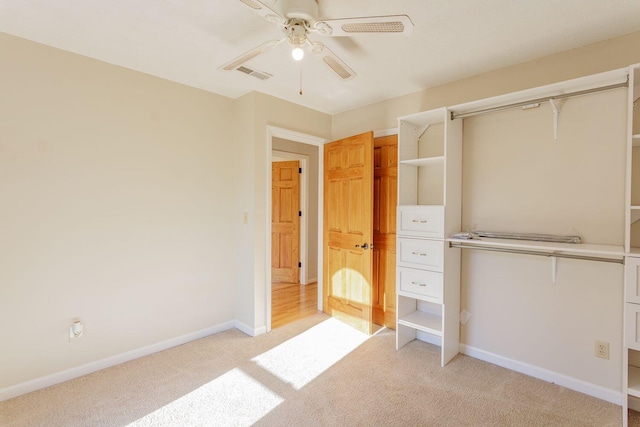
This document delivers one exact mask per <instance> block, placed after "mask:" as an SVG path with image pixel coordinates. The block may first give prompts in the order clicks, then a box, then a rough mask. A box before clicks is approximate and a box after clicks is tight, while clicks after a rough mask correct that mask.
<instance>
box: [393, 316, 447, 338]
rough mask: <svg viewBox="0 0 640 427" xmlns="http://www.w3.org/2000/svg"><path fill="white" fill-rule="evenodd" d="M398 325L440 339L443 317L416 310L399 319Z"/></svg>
mask: <svg viewBox="0 0 640 427" xmlns="http://www.w3.org/2000/svg"><path fill="white" fill-rule="evenodd" d="M398 324H400V325H405V326H409V327H410V328H413V329H416V330H418V331H422V332H427V333H429V334H432V335H437V336H439V337H441V336H442V317H441V316H438V315H436V314H432V313H427V312H425V311H418V310H416V311H413V312H411V313H409V314H407V315H406V316H402V317H401V318H399V319H398Z"/></svg>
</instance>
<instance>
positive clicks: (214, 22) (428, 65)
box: [0, 0, 640, 114]
mask: <svg viewBox="0 0 640 427" xmlns="http://www.w3.org/2000/svg"><path fill="white" fill-rule="evenodd" d="M277 1H282V0H263V2H264V3H266V4H269V5H274V3H275V2H277ZM318 3H319V9H320V15H321V17H324V18H327V19H328V18H345V17H360V16H370V15H373V16H379V15H387V14H390V15H394V14H406V15H409V17H410V18H411V20H412V21H413V23H414V24H415V28H414V30H413V33H412V34H411V35H410V36H408V37H405V36H398V35H373V34H371V35H357V36H352V37H322V36H319V35H316V36H314V37H315V39H316V40H321V41H322V42H324V43H325V44H326V45H327V46H328V47H329V48H330V49H331V50H333V51H334V52H335V53H336V54H337V55H338V56H339V57H340V58H342V59H343V60H344V61H345V62H346V63H347V64H348V65H349V66H350V67H351V68H353V69H354V70H355V72H356V73H357V74H358V75H357V77H355V78H354V79H352V80H349V81H340V80H339V79H338V78H337V77H336V76H335V75H333V74H332V73H331V72H330V71H329V70H328V69H326V68H325V67H324V66H323V65H322V64H321V63H320V62H319V61H317V60H315V58H313V57H312V56H311V55H307V56H306V57H305V58H304V59H303V61H302V62H301V63H296V62H294V61H293V60H292V59H291V56H290V47H289V46H288V45H287V44H286V43H283V44H281V45H279V46H278V47H277V48H276V49H274V50H271V51H269V52H267V53H265V54H263V55H261V56H260V57H258V58H255V59H253V60H251V61H249V62H248V63H247V64H246V65H248V66H251V67H253V68H256V69H258V70H261V71H264V72H267V73H269V74H272V75H273V77H272V78H270V79H269V80H266V81H260V80H258V79H256V78H254V77H250V76H247V75H245V74H242V73H240V72H238V71H231V72H223V71H219V70H218V67H219V66H221V65H222V64H224V63H226V62H228V61H230V60H231V59H233V58H235V57H236V56H238V55H240V54H242V53H244V52H245V51H247V50H249V49H252V48H254V47H256V46H258V45H259V44H261V43H263V42H265V41H267V40H272V39H279V38H281V37H282V33H281V31H280V30H279V29H278V28H277V27H276V26H275V25H274V24H272V23H270V22H268V21H266V20H265V19H263V18H261V17H260V16H258V15H257V14H255V13H253V12H252V10H251V9H250V8H249V7H247V6H246V5H244V4H243V3H241V2H240V0H135V1H131V0H0V31H1V32H5V33H8V34H13V35H16V36H19V37H23V38H26V39H29V40H34V41H36V42H40V43H44V44H47V45H50V46H54V47H57V48H60V49H64V50H67V51H71V52H75V53H79V54H81V55H86V56H88V57H91V58H96V59H99V60H101V61H105V62H109V63H112V64H116V65H120V66H123V67H126V68H130V69H133V70H137V71H142V72H144V73H148V74H151V75H154V76H158V77H162V78H165V79H168V80H172V81H175V82H179V83H183V84H186V85H189V86H193V87H197V88H200V89H204V90H207V91H211V92H215V93H218V94H221V95H224V96H228V97H231V98H237V97H239V96H242V95H243V94H245V93H248V92H251V91H259V92H263V93H266V94H269V95H273V96H276V97H278V98H282V99H286V100H288V101H291V102H294V103H297V104H300V105H304V106H306V107H309V108H313V109H315V110H319V111H322V112H325V113H329V114H335V113H339V112H343V111H347V110H351V109H354V108H358V107H361V106H363V105H367V104H371V103H373V102H377V101H381V100H384V99H388V98H392V97H396V96H400V95H404V94H407V93H411V92H415V91H418V90H421V89H424V88H427V87H430V86H435V85H439V84H442V83H446V82H449V81H454V80H458V79H460V78H464V77H468V76H472V75H475V74H479V73H482V72H486V71H490V70H494V69H498V68H501V67H505V66H508V65H513V64H517V63H521V62H524V61H528V60H532V59H535V58H539V57H542V56H546V55H550V54H553V53H555V52H560V51H564V50H568V49H572V48H575V47H579V46H583V45H587V44H590V43H594V42H597V41H600V40H604V39H608V38H611V37H616V36H619V35H622V34H627V33H631V32H634V31H638V30H640V1H637V0H402V1H399V0H397V1H389V0H349V1H339V0H318ZM274 7H275V5H274ZM301 71H302V73H301ZM301 74H302V90H303V95H299V93H298V91H299V88H300V75H301Z"/></svg>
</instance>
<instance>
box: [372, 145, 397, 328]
mask: <svg viewBox="0 0 640 427" xmlns="http://www.w3.org/2000/svg"><path fill="white" fill-rule="evenodd" d="M373 144H374V149H373V173H374V179H373V244H374V249H373V280H372V284H373V323H376V324H378V325H384V326H386V327H388V328H391V329H395V328H396V205H397V202H398V135H389V136H384V137H381V138H376V139H375V140H374V143H373Z"/></svg>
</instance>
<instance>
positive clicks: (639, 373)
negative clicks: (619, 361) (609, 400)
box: [627, 366, 640, 397]
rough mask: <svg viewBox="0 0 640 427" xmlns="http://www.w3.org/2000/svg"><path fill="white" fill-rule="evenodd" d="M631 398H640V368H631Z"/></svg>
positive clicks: (629, 386) (629, 391)
mask: <svg viewBox="0 0 640 427" xmlns="http://www.w3.org/2000/svg"><path fill="white" fill-rule="evenodd" d="M627 393H628V394H629V396H634V397H640V368H638V367H636V366H629V385H628V392H627Z"/></svg>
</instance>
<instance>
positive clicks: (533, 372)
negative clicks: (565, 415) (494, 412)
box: [460, 344, 622, 405]
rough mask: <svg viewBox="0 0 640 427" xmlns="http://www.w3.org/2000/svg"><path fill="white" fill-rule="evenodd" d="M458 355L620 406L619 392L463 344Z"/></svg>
mask: <svg viewBox="0 0 640 427" xmlns="http://www.w3.org/2000/svg"><path fill="white" fill-rule="evenodd" d="M460 353H463V354H466V355H467V356H471V357H473V358H476V359H480V360H484V361H485V362H489V363H493V364H494V365H498V366H502V367H503V368H507V369H511V370H512V371H516V372H520V373H521V374H525V375H529V376H530V377H534V378H538V379H541V380H543V381H547V382H550V383H553V384H558V385H560V386H562V387H566V388H568V389H571V390H575V391H578V392H580V393H584V394H587V395H589V396H593V397H596V398H598V399H602V400H604V401H607V402H610V403H614V404H616V405H622V394H621V393H620V391H619V390H612V389H609V388H605V387H602V386H599V385H596V384H592V383H589V382H586V381H583V380H579V379H576V378H573V377H569V376H567V375H563V374H559V373H557V372H553V371H549V370H547V369H543V368H540V367H538V366H534V365H530V364H528V363H524V362H519V361H517V360H513V359H509V358H506V357H503V356H499V355H497V354H494V353H490V352H488V351H484V350H480V349H477V348H474V347H471V346H468V345H465V344H460Z"/></svg>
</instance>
